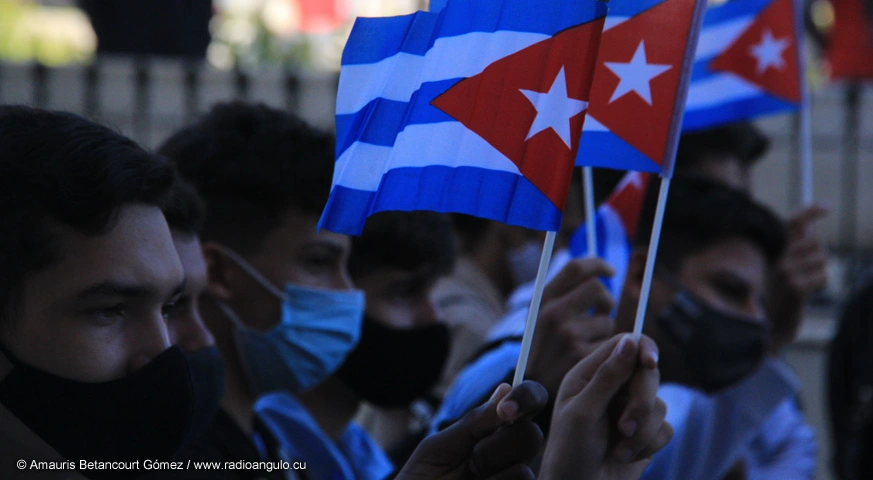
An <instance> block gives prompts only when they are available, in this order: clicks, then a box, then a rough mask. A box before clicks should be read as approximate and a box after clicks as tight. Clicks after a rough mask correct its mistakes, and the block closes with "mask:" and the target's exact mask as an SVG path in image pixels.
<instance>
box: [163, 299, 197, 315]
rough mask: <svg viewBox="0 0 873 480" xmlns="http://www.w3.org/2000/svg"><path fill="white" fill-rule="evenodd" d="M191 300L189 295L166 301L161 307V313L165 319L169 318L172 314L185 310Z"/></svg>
mask: <svg viewBox="0 0 873 480" xmlns="http://www.w3.org/2000/svg"><path fill="white" fill-rule="evenodd" d="M190 302H191V298H190V297H187V296H182V297H179V298H178V299H176V300H173V301H170V302H168V303H165V304H164V306H163V308H161V314H162V315H163V317H164V320H169V319H170V316H171V315H173V314H175V313H178V312H181V311H183V310H185V307H186V306H187V305H188V304H189V303H190Z"/></svg>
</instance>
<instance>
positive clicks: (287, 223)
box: [261, 207, 351, 254]
mask: <svg viewBox="0 0 873 480" xmlns="http://www.w3.org/2000/svg"><path fill="white" fill-rule="evenodd" d="M319 218H320V217H319V215H318V214H313V213H308V212H304V211H302V210H300V209H298V208H295V207H289V208H288V209H287V210H286V212H285V213H284V214H283V216H282V222H281V224H280V225H279V227H278V228H277V229H276V230H274V231H272V232H270V234H269V235H267V237H266V238H265V240H264V243H263V247H264V248H263V249H262V252H261V253H266V254H275V253H284V254H287V253H293V251H295V250H297V249H299V248H303V247H307V246H319V245H320V246H325V247H332V248H335V249H339V250H340V251H341V252H343V253H348V251H349V249H350V248H351V240H350V239H349V237H348V236H347V235H341V234H338V233H334V232H329V231H327V230H321V231H320V232H319V231H316V229H317V227H318V220H319Z"/></svg>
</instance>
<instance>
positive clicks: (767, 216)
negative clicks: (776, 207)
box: [634, 177, 787, 272]
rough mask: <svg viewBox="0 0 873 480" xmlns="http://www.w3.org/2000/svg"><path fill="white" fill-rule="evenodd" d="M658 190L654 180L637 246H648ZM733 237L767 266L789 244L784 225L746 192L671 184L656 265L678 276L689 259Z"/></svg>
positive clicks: (699, 181) (700, 182) (705, 183)
mask: <svg viewBox="0 0 873 480" xmlns="http://www.w3.org/2000/svg"><path fill="white" fill-rule="evenodd" d="M659 184H660V182H659V181H655V180H654V179H653V181H652V182H650V184H649V189H648V191H647V192H646V199H645V203H644V204H643V210H642V212H641V213H640V221H639V226H638V228H637V234H636V241H635V242H634V245H635V246H645V245H648V244H649V239H650V236H651V234H652V224H653V221H654V216H655V207H656V204H657V199H658V191H659V187H660V185H659ZM736 237H741V238H744V239H747V240H749V241H751V242H752V243H753V244H754V245H755V246H757V247H758V248H759V249H760V250H761V252H762V253H763V254H764V257H765V258H766V259H767V262H768V263H770V264H773V263H775V262H776V261H777V260H778V259H779V257H780V255H781V254H782V251H783V250H784V249H785V243H786V238H787V237H786V232H785V227H784V225H783V224H782V221H781V220H779V218H778V217H776V215H774V214H773V213H772V212H771V211H770V210H768V209H767V208H765V207H763V206H762V205H760V204H758V203H756V202H755V201H754V200H752V199H751V197H749V196H748V195H747V194H746V193H745V192H742V191H740V190H736V189H733V188H730V187H728V186H725V185H723V184H721V183H718V182H715V181H712V180H708V179H703V178H697V177H687V178H683V177H677V178H674V179H673V180H672V183H671V185H670V193H669V196H668V197H667V206H666V210H665V213H664V224H663V227H662V229H661V240H660V243H659V244H658V261H659V262H660V263H663V265H664V266H665V267H667V268H668V269H670V270H672V271H674V272H678V270H679V269H680V268H681V266H682V261H683V260H684V259H685V258H686V257H688V256H689V255H694V254H696V253H699V252H700V251H702V250H705V249H706V248H709V247H712V246H714V245H717V244H718V243H720V242H723V241H725V240H727V239H730V238H736Z"/></svg>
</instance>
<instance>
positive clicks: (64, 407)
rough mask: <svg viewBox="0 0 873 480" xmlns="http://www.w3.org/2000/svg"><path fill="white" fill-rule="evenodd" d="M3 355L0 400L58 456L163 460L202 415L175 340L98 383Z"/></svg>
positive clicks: (98, 472) (180, 443) (171, 455)
mask: <svg viewBox="0 0 873 480" xmlns="http://www.w3.org/2000/svg"><path fill="white" fill-rule="evenodd" d="M7 356H8V355H7ZM8 357H9V359H10V362H11V363H12V364H13V369H12V371H11V372H10V373H9V375H8V376H7V377H6V378H5V379H3V381H0V403H2V404H3V405H4V406H5V407H6V408H8V409H9V410H10V411H11V412H12V413H13V414H14V415H15V416H16V417H18V419H19V420H21V421H22V422H23V423H24V424H25V425H27V426H28V428H30V429H31V430H33V432H34V433H36V434H37V435H38V436H39V437H40V438H42V439H43V440H45V441H46V443H48V444H49V445H51V446H52V448H54V449H55V450H57V452H58V453H60V454H61V455H62V456H64V458H66V459H70V460H73V461H78V460H80V459H84V460H99V461H136V460H139V461H142V460H144V459H156V460H170V459H172V458H173V456H174V455H175V454H176V453H177V452H178V450H179V449H180V448H181V447H183V446H184V445H185V444H186V442H187V441H188V440H189V439H190V432H191V427H192V425H194V424H196V423H202V420H201V419H199V418H196V417H197V416H198V415H200V414H201V412H197V411H196V408H195V407H196V406H197V405H198V398H197V397H196V396H195V393H194V389H193V387H192V382H191V376H190V374H189V366H188V365H187V363H186V361H185V355H184V354H183V353H182V349H181V348H179V347H177V346H174V347H170V348H169V349H167V350H166V351H164V352H163V353H161V354H160V355H158V356H157V357H155V358H154V360H152V361H151V362H149V363H148V364H147V365H145V366H144V367H142V368H140V369H139V370H137V371H136V372H134V373H132V374H130V375H128V376H126V377H123V378H120V379H118V380H112V381H108V382H100V383H88V382H78V381H74V380H68V379H65V378H61V377H58V376H56V375H52V374H50V373H47V372H44V371H41V370H38V369H36V368H34V367H30V366H28V365H24V364H22V363H20V362H18V361H16V360H15V359H13V358H12V357H11V356H8ZM92 473H93V474H94V475H92ZM92 473H89V477H91V476H95V477H96V476H100V475H101V473H105V474H106V475H109V476H114V477H117V476H118V475H119V473H120V472H117V471H105V472H100V471H94V472H92ZM134 473H137V472H136V471H134ZM138 473H141V472H138Z"/></svg>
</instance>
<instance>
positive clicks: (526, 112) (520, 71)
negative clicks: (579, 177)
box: [432, 17, 604, 210]
mask: <svg viewBox="0 0 873 480" xmlns="http://www.w3.org/2000/svg"><path fill="white" fill-rule="evenodd" d="M603 21H604V19H603V18H602V17H601V18H599V19H597V20H594V21H592V22H588V23H585V24H582V25H579V26H576V27H572V28H569V29H567V30H564V31H562V32H560V33H558V34H557V35H555V36H553V37H552V38H549V39H546V40H543V41H541V42H538V43H536V44H534V45H531V46H529V47H527V48H524V49H522V50H519V51H518V52H515V53H513V54H511V55H509V56H506V57H503V58H501V59H500V60H497V61H496V62H494V63H492V64H491V65H489V66H488V67H486V68H485V69H484V70H483V71H482V72H481V73H479V74H478V75H475V76H473V77H470V78H466V79H464V80H461V81H460V82H458V83H457V84H455V85H454V86H453V87H452V88H450V89H449V90H447V91H446V92H444V93H443V94H442V95H440V96H439V97H437V98H436V99H435V100H434V101H433V102H432V105H433V106H435V107H436V108H438V109H440V110H442V111H443V112H445V113H447V114H448V115H450V116H451V117H453V118H455V119H456V120H458V121H459V122H461V123H462V124H463V125H464V126H466V127H467V128H469V129H470V130H472V131H473V132H475V133H476V134H478V135H479V136H480V137H482V138H483V139H484V140H485V141H487V142H488V143H489V144H491V146H493V147H494V148H495V149H497V150H498V151H499V152H501V153H502V154H503V155H506V157H507V158H508V159H509V160H511V161H512V162H513V163H515V165H516V166H518V170H519V171H520V172H521V174H522V175H524V176H525V178H527V179H528V180H529V181H530V182H531V183H532V184H533V185H534V186H535V187H537V189H539V190H540V191H541V192H542V193H543V195H545V196H546V197H547V198H548V199H549V200H551V201H552V203H554V204H555V206H556V207H558V208H559V209H561V210H563V208H564V203H565V202H566V199H567V190H568V188H569V185H570V176H571V174H572V171H573V165H574V163H575V160H576V152H577V150H578V148H579V136H580V135H581V133H582V122H583V120H584V118H585V111H586V110H587V106H588V95H589V92H590V90H591V80H592V76H593V69H594V61H595V59H596V58H597V48H598V45H599V43H600V33H601V31H602V30H603Z"/></svg>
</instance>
